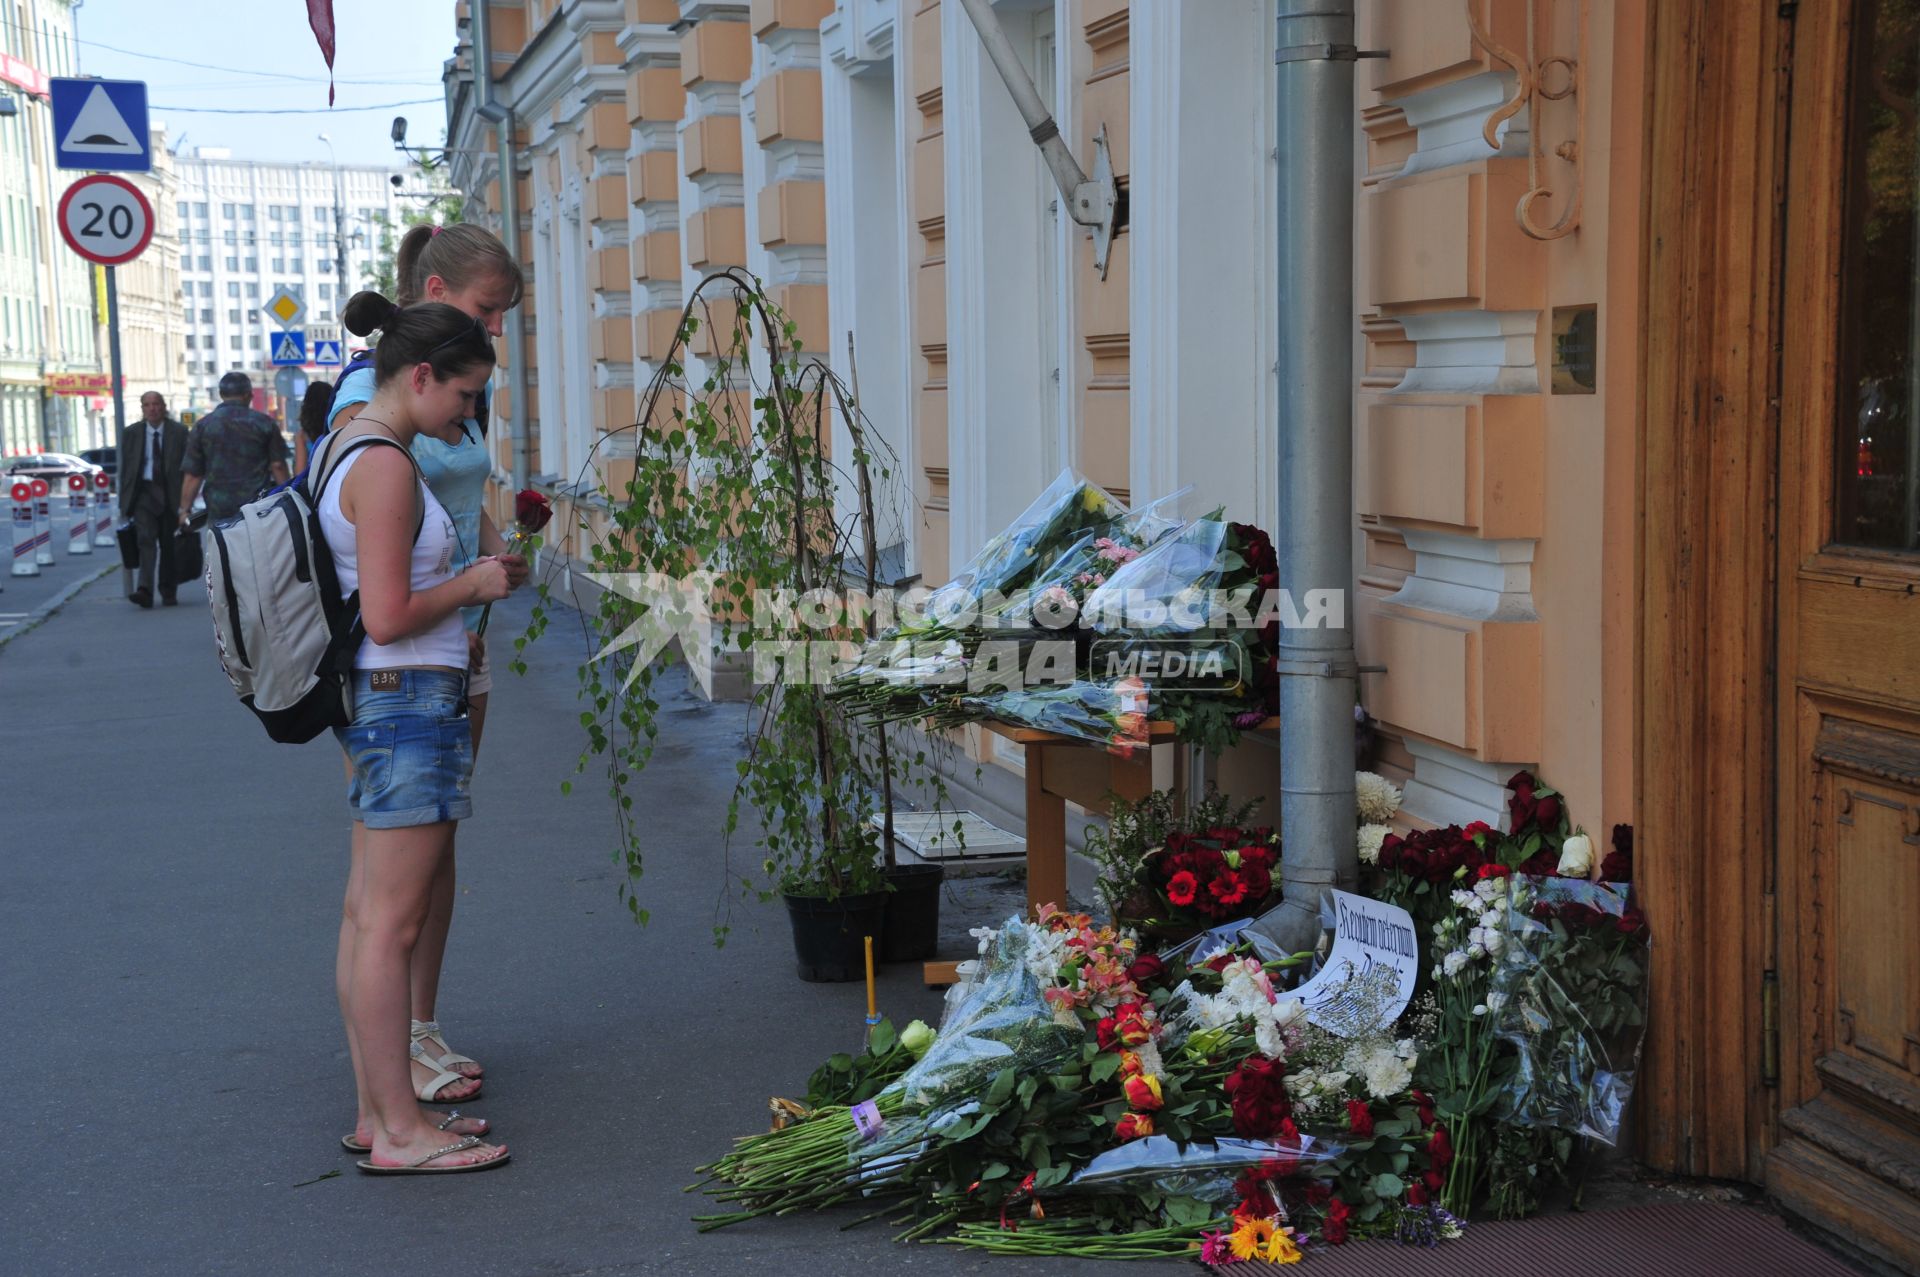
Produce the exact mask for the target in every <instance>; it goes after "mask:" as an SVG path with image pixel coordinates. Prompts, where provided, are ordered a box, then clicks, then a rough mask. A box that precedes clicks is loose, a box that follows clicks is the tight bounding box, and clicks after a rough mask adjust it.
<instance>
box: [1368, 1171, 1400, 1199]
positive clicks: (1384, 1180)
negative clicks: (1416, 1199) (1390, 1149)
mask: <svg viewBox="0 0 1920 1277" xmlns="http://www.w3.org/2000/svg"><path fill="white" fill-rule="evenodd" d="M1367 1187H1368V1188H1369V1189H1371V1190H1372V1191H1373V1194H1374V1196H1376V1197H1379V1198H1382V1199H1384V1200H1389V1201H1390V1200H1392V1199H1393V1198H1396V1197H1398V1196H1400V1194H1401V1193H1403V1192H1405V1191H1406V1187H1407V1186H1406V1185H1405V1184H1404V1183H1402V1182H1401V1180H1400V1177H1399V1176H1398V1175H1394V1174H1391V1173H1389V1172H1386V1171H1382V1172H1381V1173H1380V1174H1378V1175H1375V1176H1374V1177H1373V1179H1372V1180H1370V1181H1369V1182H1368V1184H1367Z"/></svg>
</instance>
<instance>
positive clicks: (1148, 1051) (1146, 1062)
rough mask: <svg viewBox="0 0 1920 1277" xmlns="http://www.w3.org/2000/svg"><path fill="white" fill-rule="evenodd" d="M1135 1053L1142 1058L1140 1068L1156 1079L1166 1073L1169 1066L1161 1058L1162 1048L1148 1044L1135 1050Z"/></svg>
mask: <svg viewBox="0 0 1920 1277" xmlns="http://www.w3.org/2000/svg"><path fill="white" fill-rule="evenodd" d="M1133 1053H1134V1054H1135V1055H1137V1056H1139V1057H1140V1067H1141V1068H1142V1069H1143V1070H1145V1071H1146V1072H1148V1073H1150V1074H1152V1075H1153V1076H1154V1077H1160V1076H1162V1075H1164V1074H1165V1073H1166V1071H1167V1066H1166V1062H1165V1061H1164V1060H1162V1059H1161V1058H1160V1048H1159V1047H1157V1046H1155V1045H1154V1044H1153V1043H1151V1042H1147V1043H1144V1044H1142V1045H1140V1046H1137V1047H1135V1048H1133Z"/></svg>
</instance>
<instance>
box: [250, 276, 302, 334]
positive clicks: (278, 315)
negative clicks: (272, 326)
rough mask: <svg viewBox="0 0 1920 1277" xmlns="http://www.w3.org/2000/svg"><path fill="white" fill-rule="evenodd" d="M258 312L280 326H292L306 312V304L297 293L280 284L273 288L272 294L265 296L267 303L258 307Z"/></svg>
mask: <svg viewBox="0 0 1920 1277" xmlns="http://www.w3.org/2000/svg"><path fill="white" fill-rule="evenodd" d="M260 313H261V314H263V315H265V316H266V317H267V318H268V319H271V320H272V321H273V322H274V323H276V324H278V325H280V327H282V328H292V327H293V326H294V325H295V324H297V323H299V322H300V318H301V316H303V315H305V314H306V313H307V304H306V303H305V302H303V301H301V300H300V295H299V294H298V293H296V292H294V291H293V290H292V289H291V288H288V287H287V286H286V285H285V284H282V285H280V287H278V288H276V289H274V291H273V296H271V297H269V298H267V304H266V305H264V306H262V307H261V308H260Z"/></svg>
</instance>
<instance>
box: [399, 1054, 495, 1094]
mask: <svg viewBox="0 0 1920 1277" xmlns="http://www.w3.org/2000/svg"><path fill="white" fill-rule="evenodd" d="M407 1054H408V1055H409V1056H411V1057H412V1058H413V1059H416V1060H418V1061H420V1063H422V1064H424V1065H426V1066H427V1067H428V1068H430V1069H439V1070H440V1071H439V1072H437V1073H435V1074H434V1075H433V1076H432V1077H430V1078H428V1079H427V1080H426V1081H425V1082H423V1083H421V1084H420V1085H418V1086H416V1087H414V1088H413V1093H414V1094H415V1095H416V1096H418V1097H419V1098H420V1100H421V1101H422V1102H423V1103H426V1104H465V1103H467V1102H468V1101H469V1100H477V1099H479V1098H480V1089H481V1083H480V1079H479V1078H477V1077H463V1076H461V1075H460V1074H458V1073H453V1072H449V1071H448V1070H446V1069H443V1068H440V1065H439V1064H438V1063H437V1062H436V1061H435V1059H434V1057H433V1053H432V1052H431V1051H429V1050H427V1048H425V1047H424V1046H421V1045H420V1042H419V1039H417V1038H416V1039H415V1040H414V1043H413V1045H412V1046H411V1047H409V1048H407ZM456 1082H471V1083H473V1086H474V1089H473V1090H472V1092H470V1093H469V1094H466V1095H462V1096H460V1097H459V1098H457V1099H456V1098H453V1097H451V1096H449V1097H448V1098H447V1099H444V1100H443V1099H440V1098H439V1095H440V1092H442V1091H444V1090H446V1089H447V1088H448V1087H450V1086H452V1085H453V1084H454V1083H456Z"/></svg>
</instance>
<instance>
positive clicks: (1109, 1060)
mask: <svg viewBox="0 0 1920 1277" xmlns="http://www.w3.org/2000/svg"><path fill="white" fill-rule="evenodd" d="M1119 1071H1120V1057H1119V1056H1118V1055H1116V1054H1114V1053H1113V1052H1111V1051H1108V1052H1106V1053H1104V1054H1102V1055H1101V1056H1100V1057H1099V1058H1098V1059H1096V1060H1095V1061H1094V1062H1093V1063H1092V1064H1090V1065H1088V1066H1087V1081H1088V1082H1090V1083H1092V1084H1093V1085H1095V1086H1098V1085H1099V1084H1100V1083H1102V1082H1105V1081H1107V1080H1108V1079H1109V1078H1111V1077H1112V1076H1113V1075H1114V1074H1116V1073H1118V1072H1119Z"/></svg>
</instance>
